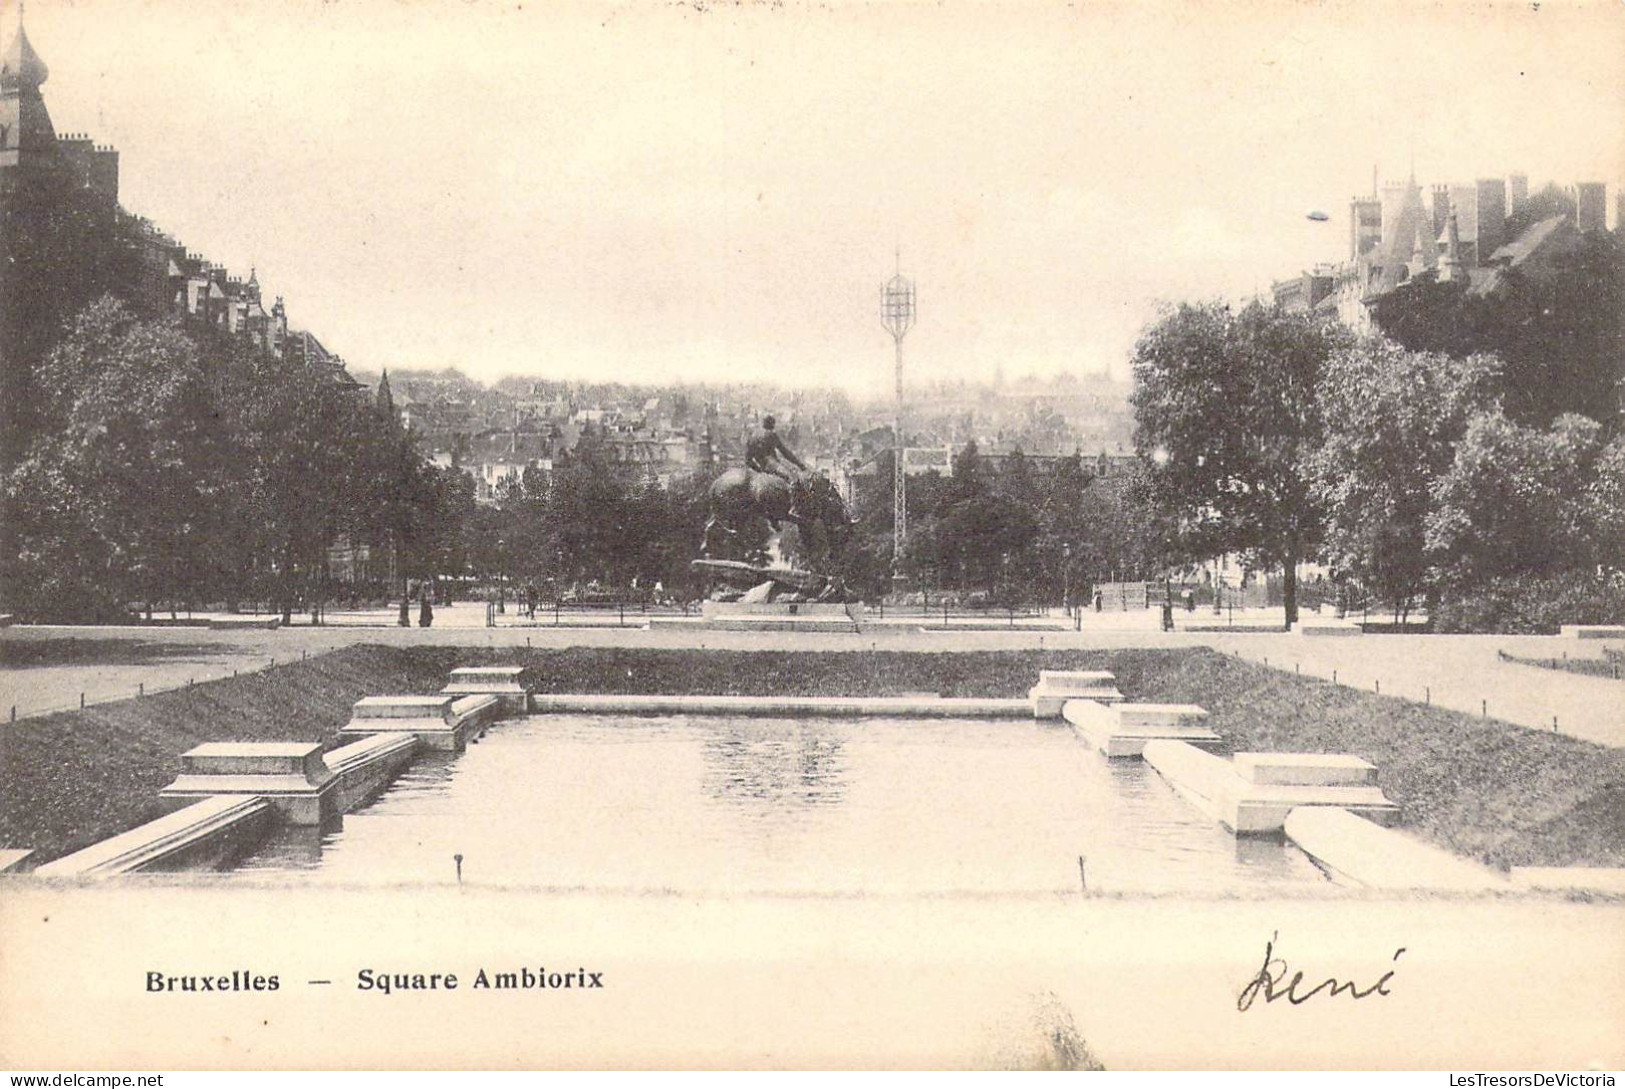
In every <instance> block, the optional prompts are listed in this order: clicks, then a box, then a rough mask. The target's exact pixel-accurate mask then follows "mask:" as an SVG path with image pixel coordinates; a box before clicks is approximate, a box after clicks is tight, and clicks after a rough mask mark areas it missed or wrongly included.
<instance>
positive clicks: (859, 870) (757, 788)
mask: <svg viewBox="0 0 1625 1089" xmlns="http://www.w3.org/2000/svg"><path fill="white" fill-rule="evenodd" d="M459 854H460V855H462V856H463V861H462V871H463V877H464V879H465V880H467V881H470V882H479V883H482V884H486V883H490V884H517V885H540V886H551V887H559V888H586V889H594V890H625V891H649V890H669V891H673V892H678V893H690V892H692V893H753V892H760V893H773V894H801V893H814V894H856V893H877V894H888V895H911V894H953V893H972V894H990V893H991V894H1031V893H1076V892H1077V891H1078V890H1079V887H1080V875H1079V863H1078V859H1079V856H1080V855H1081V856H1083V859H1084V864H1083V865H1084V871H1085V874H1086V879H1087V882H1088V886H1089V888H1090V890H1091V891H1133V892H1162V891H1188V892H1225V891H1231V890H1235V891H1242V890H1260V889H1265V890H1268V889H1278V888H1280V887H1282V886H1286V885H1291V886H1298V887H1302V886H1312V885H1314V884H1320V883H1323V880H1322V878H1321V875H1320V872H1319V871H1318V870H1317V869H1316V868H1315V866H1314V864H1313V863H1312V862H1310V861H1309V860H1308V858H1307V857H1305V856H1304V855H1303V854H1302V853H1301V852H1299V851H1298V850H1297V849H1296V848H1293V847H1291V846H1290V845H1287V844H1284V843H1282V842H1281V841H1278V840H1263V841H1257V840H1254V841H1249V840H1241V841H1238V840H1236V839H1234V838H1233V837H1231V836H1230V835H1229V834H1228V833H1226V832H1225V831H1223V829H1221V828H1220V827H1219V826H1218V825H1217V824H1215V823H1214V822H1212V821H1211V820H1209V819H1208V818H1206V817H1203V816H1202V815H1200V814H1199V813H1198V812H1197V811H1196V810H1195V809H1193V808H1192V807H1191V806H1190V805H1189V804H1187V803H1186V802H1184V801H1183V800H1182V799H1180V798H1179V797H1177V796H1176V795H1175V794H1174V793H1173V791H1172V790H1171V788H1169V786H1168V785H1167V783H1165V782H1164V781H1163V780H1162V778H1161V777H1160V776H1159V775H1158V774H1157V773H1156V772H1155V771H1153V770H1151V769H1150V768H1148V767H1146V766H1145V765H1144V764H1142V763H1140V762H1139V761H1125V762H1119V763H1111V762H1108V761H1107V760H1106V759H1105V758H1104V757H1101V756H1099V755H1098V754H1096V753H1095V752H1094V751H1092V750H1091V749H1089V748H1088V747H1087V746H1086V745H1085V744H1084V743H1083V742H1081V741H1079V740H1078V739H1077V737H1076V736H1075V735H1074V734H1073V732H1072V729H1071V728H1070V727H1069V726H1066V725H1064V724H1062V725H1058V726H1051V725H1044V724H1042V723H1037V722H1030V721H1017V722H1003V721H1001V722H965V721H920V720H891V719H867V720H858V721H853V720H845V719H811V720H809V719H748V718H737V717H715V718H712V717H699V716H693V717H690V716H681V717H668V718H630V717H609V716H604V717H598V716H568V715H544V716H533V717H530V718H524V719H516V720H512V721H509V722H504V723H500V724H497V725H495V726H493V727H492V728H491V730H490V731H489V732H488V733H487V734H486V736H485V738H484V739H483V740H482V741H481V742H480V743H479V744H477V745H471V746H469V748H468V751H467V752H465V753H464V754H462V755H461V756H458V757H450V756H432V757H429V758H425V759H420V760H419V761H418V762H417V763H415V764H414V765H413V766H412V767H411V768H410V769H408V770H407V772H406V773H405V774H403V775H402V776H401V778H399V779H397V780H396V781H395V783H394V784H393V785H392V786H391V787H390V788H389V789H388V790H387V791H386V792H385V793H384V794H383V795H382V796H380V797H379V798H377V799H376V800H375V801H373V802H372V803H371V804H370V805H367V806H365V807H364V808H361V809H359V810H356V811H355V812H352V813H350V814H349V815H348V816H346V817H345V818H344V820H343V824H342V827H340V828H337V829H333V830H329V831H328V832H326V833H323V834H320V835H317V834H315V833H309V834H305V835H301V834H299V833H297V832H293V833H290V835H289V836H287V837H285V838H283V839H281V840H279V841H276V842H273V843H271V844H268V845H267V846H266V848H265V849H263V850H262V851H260V852H259V853H258V854H257V855H255V856H254V857H252V858H250V859H248V860H246V861H245V862H244V863H243V864H242V865H241V866H240V867H239V870H259V871H265V870H280V871H284V872H288V873H289V874H290V875H293V874H295V873H297V874H301V875H303V876H304V877H305V878H308V879H311V880H337V881H346V882H357V883H366V884H374V883H380V882H393V881H434V882H438V881H444V882H453V881H455V880H456V863H455V861H454V856H455V855H459Z"/></svg>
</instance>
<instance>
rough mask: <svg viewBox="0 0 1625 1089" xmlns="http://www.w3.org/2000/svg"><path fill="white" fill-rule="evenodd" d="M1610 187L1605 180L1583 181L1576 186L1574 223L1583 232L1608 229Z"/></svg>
mask: <svg viewBox="0 0 1625 1089" xmlns="http://www.w3.org/2000/svg"><path fill="white" fill-rule="evenodd" d="M1607 216H1608V187H1607V185H1605V184H1604V183H1603V182H1581V183H1580V184H1578V185H1576V186H1575V187H1574V225H1575V226H1576V227H1578V228H1579V230H1580V233H1581V234H1589V233H1591V232H1592V231H1601V230H1605V229H1607Z"/></svg>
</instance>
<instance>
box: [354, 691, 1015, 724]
mask: <svg viewBox="0 0 1625 1089" xmlns="http://www.w3.org/2000/svg"><path fill="white" fill-rule="evenodd" d="M531 706H532V710H533V712H534V713H536V714H588V715H615V714H629V715H752V716H760V717H778V716H782V715H792V716H799V715H832V716H833V715H839V716H841V717H842V718H998V719H1007V718H1031V717H1032V706H1031V704H1029V703H1028V702H1027V701H1026V700H1021V699H996V698H990V699H976V698H962V697H940V696H939V697H923V698H921V697H913V696H861V697H848V696H725V695H680V696H663V695H653V694H641V693H640V694H626V695H617V694H612V693H578V692H543V693H537V694H536V695H534V696H532V697H531ZM352 725H354V724H353V723H352ZM346 729H348V727H346Z"/></svg>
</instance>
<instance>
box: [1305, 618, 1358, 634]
mask: <svg viewBox="0 0 1625 1089" xmlns="http://www.w3.org/2000/svg"><path fill="white" fill-rule="evenodd" d="M1297 630H1298V634H1299V635H1303V636H1308V637H1310V638H1337V637H1340V636H1349V635H1364V634H1365V629H1364V628H1362V627H1360V625H1359V624H1358V623H1356V622H1354V621H1352V620H1300V621H1299V622H1298V629H1297Z"/></svg>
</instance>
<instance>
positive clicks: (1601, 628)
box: [1558, 624, 1625, 639]
mask: <svg viewBox="0 0 1625 1089" xmlns="http://www.w3.org/2000/svg"><path fill="white" fill-rule="evenodd" d="M1558 630H1559V631H1561V632H1562V633H1563V635H1564V636H1565V637H1567V638H1569V639H1625V626H1622V625H1619V624H1564V625H1563V626H1562V627H1561V628H1559V629H1558Z"/></svg>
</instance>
